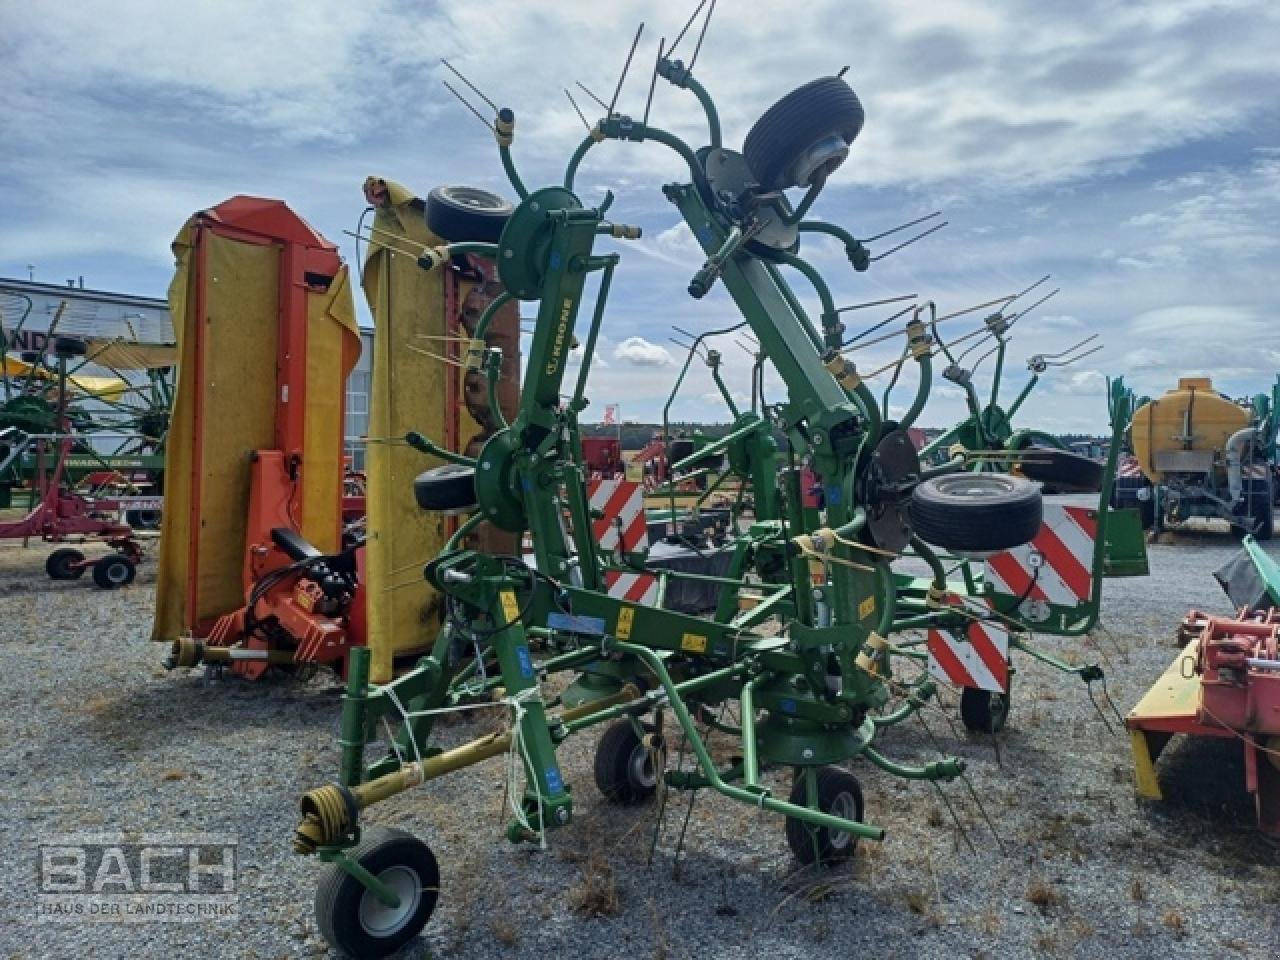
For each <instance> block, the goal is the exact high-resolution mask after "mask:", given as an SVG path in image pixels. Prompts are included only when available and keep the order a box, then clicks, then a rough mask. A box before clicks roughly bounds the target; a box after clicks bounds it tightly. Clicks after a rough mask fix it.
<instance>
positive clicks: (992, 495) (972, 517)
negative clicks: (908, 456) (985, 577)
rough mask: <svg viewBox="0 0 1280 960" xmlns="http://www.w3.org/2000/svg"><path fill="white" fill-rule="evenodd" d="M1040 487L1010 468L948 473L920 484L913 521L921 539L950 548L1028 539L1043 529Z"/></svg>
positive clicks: (1000, 546)
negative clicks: (1015, 474) (1015, 475)
mask: <svg viewBox="0 0 1280 960" xmlns="http://www.w3.org/2000/svg"><path fill="white" fill-rule="evenodd" d="M1043 519H1044V504H1043V501H1042V499H1041V496H1040V488H1039V487H1038V486H1037V485H1036V484H1034V483H1033V482H1031V481H1030V480H1028V479H1026V478H1025V477H1014V476H1010V475H1009V474H1006V473H949V474H946V475H944V476H941V477H934V478H933V479H932V480H926V481H924V483H921V484H919V485H918V486H917V487H916V489H915V492H914V493H913V494H912V496H911V522H912V526H914V528H915V532H916V533H917V534H918V535H919V537H920V539H921V540H924V541H925V542H926V543H932V544H933V545H935V546H938V547H942V548H944V549H947V550H959V551H962V552H974V553H979V552H990V551H996V550H1008V549H1009V548H1011V547H1018V546H1021V545H1022V544H1024V543H1029V542H1030V541H1031V540H1032V539H1033V538H1034V537H1035V535H1036V534H1037V533H1039V532H1040V523H1041V521H1042V520H1043Z"/></svg>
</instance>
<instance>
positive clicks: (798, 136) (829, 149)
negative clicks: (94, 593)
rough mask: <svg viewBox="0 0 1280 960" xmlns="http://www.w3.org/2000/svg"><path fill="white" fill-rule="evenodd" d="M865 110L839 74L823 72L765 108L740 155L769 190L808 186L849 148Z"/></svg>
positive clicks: (843, 155) (819, 177) (863, 117)
mask: <svg viewBox="0 0 1280 960" xmlns="http://www.w3.org/2000/svg"><path fill="white" fill-rule="evenodd" d="M864 119H865V114H864V113H863V111H862V103H861V102H860V101H859V100H858V95H857V94H856V93H854V92H853V88H852V87H850V86H849V84H847V83H845V82H844V80H843V79H841V78H840V77H819V78H818V79H817V80H811V81H809V82H808V83H806V84H805V85H804V86H802V87H797V88H796V89H795V90H792V91H791V92H790V93H788V94H787V95H786V96H785V97H783V98H782V99H781V100H779V101H778V102H777V103H775V104H774V105H773V106H772V107H770V108H769V109H768V110H766V111H765V112H764V113H763V114H762V115H761V117H760V119H759V120H757V121H756V123H755V126H753V127H752V128H751V132H750V133H748V134H747V139H746V140H745V141H743V144H742V156H743V158H744V159H745V160H746V161H747V166H748V167H749V168H750V169H751V172H752V173H753V174H755V177H756V179H757V180H759V181H760V186H761V187H763V188H764V189H765V190H787V189H789V188H791V187H807V186H809V185H810V184H812V183H813V182H815V181H817V180H820V179H825V178H826V176H827V175H828V174H829V173H831V171H832V170H834V169H835V168H836V167H838V166H839V165H840V164H841V163H842V162H843V161H844V158H845V157H846V156H848V154H849V144H851V143H853V141H854V139H855V138H856V137H857V136H858V133H859V132H860V131H861V130H862V121H863V120H864Z"/></svg>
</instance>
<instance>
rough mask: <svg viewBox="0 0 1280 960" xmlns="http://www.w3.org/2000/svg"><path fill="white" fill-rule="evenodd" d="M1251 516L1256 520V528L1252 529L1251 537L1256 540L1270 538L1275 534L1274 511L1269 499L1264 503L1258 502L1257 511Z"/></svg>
mask: <svg viewBox="0 0 1280 960" xmlns="http://www.w3.org/2000/svg"><path fill="white" fill-rule="evenodd" d="M1253 518H1254V519H1255V520H1256V521H1258V529H1257V530H1256V531H1254V534H1253V539H1255V540H1258V541H1262V540H1270V539H1271V538H1272V537H1273V536H1275V532H1276V511H1275V507H1274V506H1272V505H1271V503H1270V501H1269V499H1268V502H1267V503H1266V504H1258V506H1257V512H1256V513H1255V514H1254V515H1253Z"/></svg>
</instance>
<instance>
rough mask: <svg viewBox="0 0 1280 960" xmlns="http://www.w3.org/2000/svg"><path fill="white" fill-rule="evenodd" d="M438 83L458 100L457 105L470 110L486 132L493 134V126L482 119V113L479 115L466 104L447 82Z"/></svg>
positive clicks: (478, 112)
mask: <svg viewBox="0 0 1280 960" xmlns="http://www.w3.org/2000/svg"><path fill="white" fill-rule="evenodd" d="M440 82H441V83H443V84H444V85H445V88H446V89H447V90H448V91H449V92H450V93H452V94H453V95H454V96H455V97H457V98H458V102H459V103H461V104H462V105H463V106H464V107H466V108H467V109H468V110H470V111H471V112H472V113H474V114H475V115H476V119H477V120H479V121H480V122H481V123H483V124H484V126H485V129H486V130H488V131H489V132H490V133H492V132H493V124H491V123H490V122H489V121H488V120H486V119H485V118H484V114H483V113H481V112H480V111H479V110H477V109H476V108H475V107H473V106H472V105H471V104H470V103H468V102H467V101H466V99H465V98H464V97H463V96H462V94H460V93H459V92H458V91H457V90H455V89H453V86H452V85H451V84H450V83H449V81H448V80H441V81H440Z"/></svg>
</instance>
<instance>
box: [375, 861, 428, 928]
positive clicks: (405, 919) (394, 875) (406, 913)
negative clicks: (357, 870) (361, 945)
mask: <svg viewBox="0 0 1280 960" xmlns="http://www.w3.org/2000/svg"><path fill="white" fill-rule="evenodd" d="M378 880H379V881H381V882H382V883H383V884H385V885H386V886H387V887H388V888H390V890H391V891H392V892H393V893H394V894H395V895H396V896H397V897H398V898H399V899H400V905H399V906H398V907H389V906H387V905H386V904H385V903H383V902H382V901H381V900H379V899H378V898H377V897H376V896H375V895H374V894H373V892H372V891H370V890H366V891H365V892H364V895H363V896H362V897H361V898H360V928H361V929H362V930H363V931H364V932H365V933H367V934H368V935H369V936H371V937H378V938H382V939H385V938H387V937H392V936H395V935H396V934H397V933H399V932H400V931H401V930H403V929H404V928H405V926H406V925H407V924H408V923H409V920H410V919H411V918H412V917H413V915H414V914H415V913H417V911H418V904H419V903H421V902H422V883H421V882H420V881H419V879H418V874H417V872H416V871H414V870H413V869H411V868H410V867H405V866H395V867H388V868H387V869H386V870H383V871H382V872H381V873H379V874H378Z"/></svg>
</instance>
